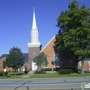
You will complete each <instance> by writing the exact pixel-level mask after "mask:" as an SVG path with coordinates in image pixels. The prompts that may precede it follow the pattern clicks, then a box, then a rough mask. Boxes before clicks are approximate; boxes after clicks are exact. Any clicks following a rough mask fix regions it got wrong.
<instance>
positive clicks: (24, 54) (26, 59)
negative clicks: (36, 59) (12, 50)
mask: <svg viewBox="0 0 90 90" xmlns="http://www.w3.org/2000/svg"><path fill="white" fill-rule="evenodd" d="M8 55H9V54H3V55H2V56H1V57H0V59H2V58H4V57H5V58H7V56H8ZM23 56H24V57H25V60H24V62H28V58H29V57H28V53H23Z"/></svg>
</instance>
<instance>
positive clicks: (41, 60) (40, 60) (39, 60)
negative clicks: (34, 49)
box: [33, 52, 48, 71]
mask: <svg viewBox="0 0 90 90" xmlns="http://www.w3.org/2000/svg"><path fill="white" fill-rule="evenodd" d="M33 62H35V63H36V65H37V67H38V69H39V70H40V71H41V66H42V65H47V64H48V61H47V56H46V55H45V54H44V53H43V52H41V53H40V54H39V55H38V56H36V57H35V58H34V59H33Z"/></svg>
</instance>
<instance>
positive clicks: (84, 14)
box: [56, 0, 90, 74]
mask: <svg viewBox="0 0 90 90" xmlns="http://www.w3.org/2000/svg"><path fill="white" fill-rule="evenodd" d="M68 8H69V10H66V11H63V12H61V14H60V16H59V17H58V19H57V27H59V28H60V29H59V31H58V34H57V35H56V42H57V44H56V47H57V49H58V51H59V53H60V54H61V55H65V56H66V57H67V59H68V60H70V59H71V57H74V58H75V62H76V63H75V65H76V69H77V68H78V61H81V62H82V64H81V65H82V68H81V73H82V74H84V70H83V69H84V59H85V58H86V57H89V56H90V49H89V48H90V47H89V45H90V9H88V8H86V6H85V4H83V5H82V6H79V3H78V2H77V1H76V0H73V1H72V2H71V3H70V4H69V5H68Z"/></svg>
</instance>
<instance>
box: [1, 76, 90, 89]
mask: <svg viewBox="0 0 90 90" xmlns="http://www.w3.org/2000/svg"><path fill="white" fill-rule="evenodd" d="M83 82H86V83H87V84H88V83H90V77H87V78H57V79H56V78H54V79H19V80H15V79H14V80H2V79H1V80H0V90H1V89H5V90H6V89H10V90H18V89H19V88H22V89H25V90H29V89H30V90H31V89H41V90H42V89H55V90H56V89H59V90H62V89H63V90H71V89H73V90H82V89H81V84H82V83H83ZM89 90H90V89H89Z"/></svg>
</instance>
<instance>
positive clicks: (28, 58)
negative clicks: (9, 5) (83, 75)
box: [0, 9, 90, 71]
mask: <svg viewBox="0 0 90 90" xmlns="http://www.w3.org/2000/svg"><path fill="white" fill-rule="evenodd" d="M30 33H31V35H30V36H31V37H30V40H31V41H30V42H28V50H29V53H23V56H24V57H25V60H24V65H23V66H22V67H21V71H24V70H25V66H26V67H27V69H28V70H29V71H30V70H31V71H33V70H37V66H36V65H35V63H34V62H33V58H34V57H36V56H37V55H38V54H39V53H40V52H44V54H45V55H47V60H48V65H45V66H43V67H42V68H50V69H52V70H53V69H54V68H56V67H57V68H74V67H75V61H74V59H73V58H72V59H71V60H67V59H66V58H65V57H64V56H63V57H62V56H61V55H60V54H59V53H58V51H57V49H56V47H55V41H56V39H55V36H54V37H53V38H52V39H51V40H50V41H49V42H48V43H47V44H46V46H45V47H44V48H43V49H42V50H41V46H42V44H41V43H40V41H39V30H38V28H37V23H36V16H35V9H34V10H33V20H32V28H31V31H30ZM7 56H8V54H3V55H2V56H1V57H0V71H3V70H4V69H3V61H4V60H6V58H7ZM78 68H79V69H80V68H81V62H79V63H78ZM84 69H85V70H90V61H89V60H88V59H86V60H85V63H84ZM6 71H13V69H12V68H8V67H6Z"/></svg>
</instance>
